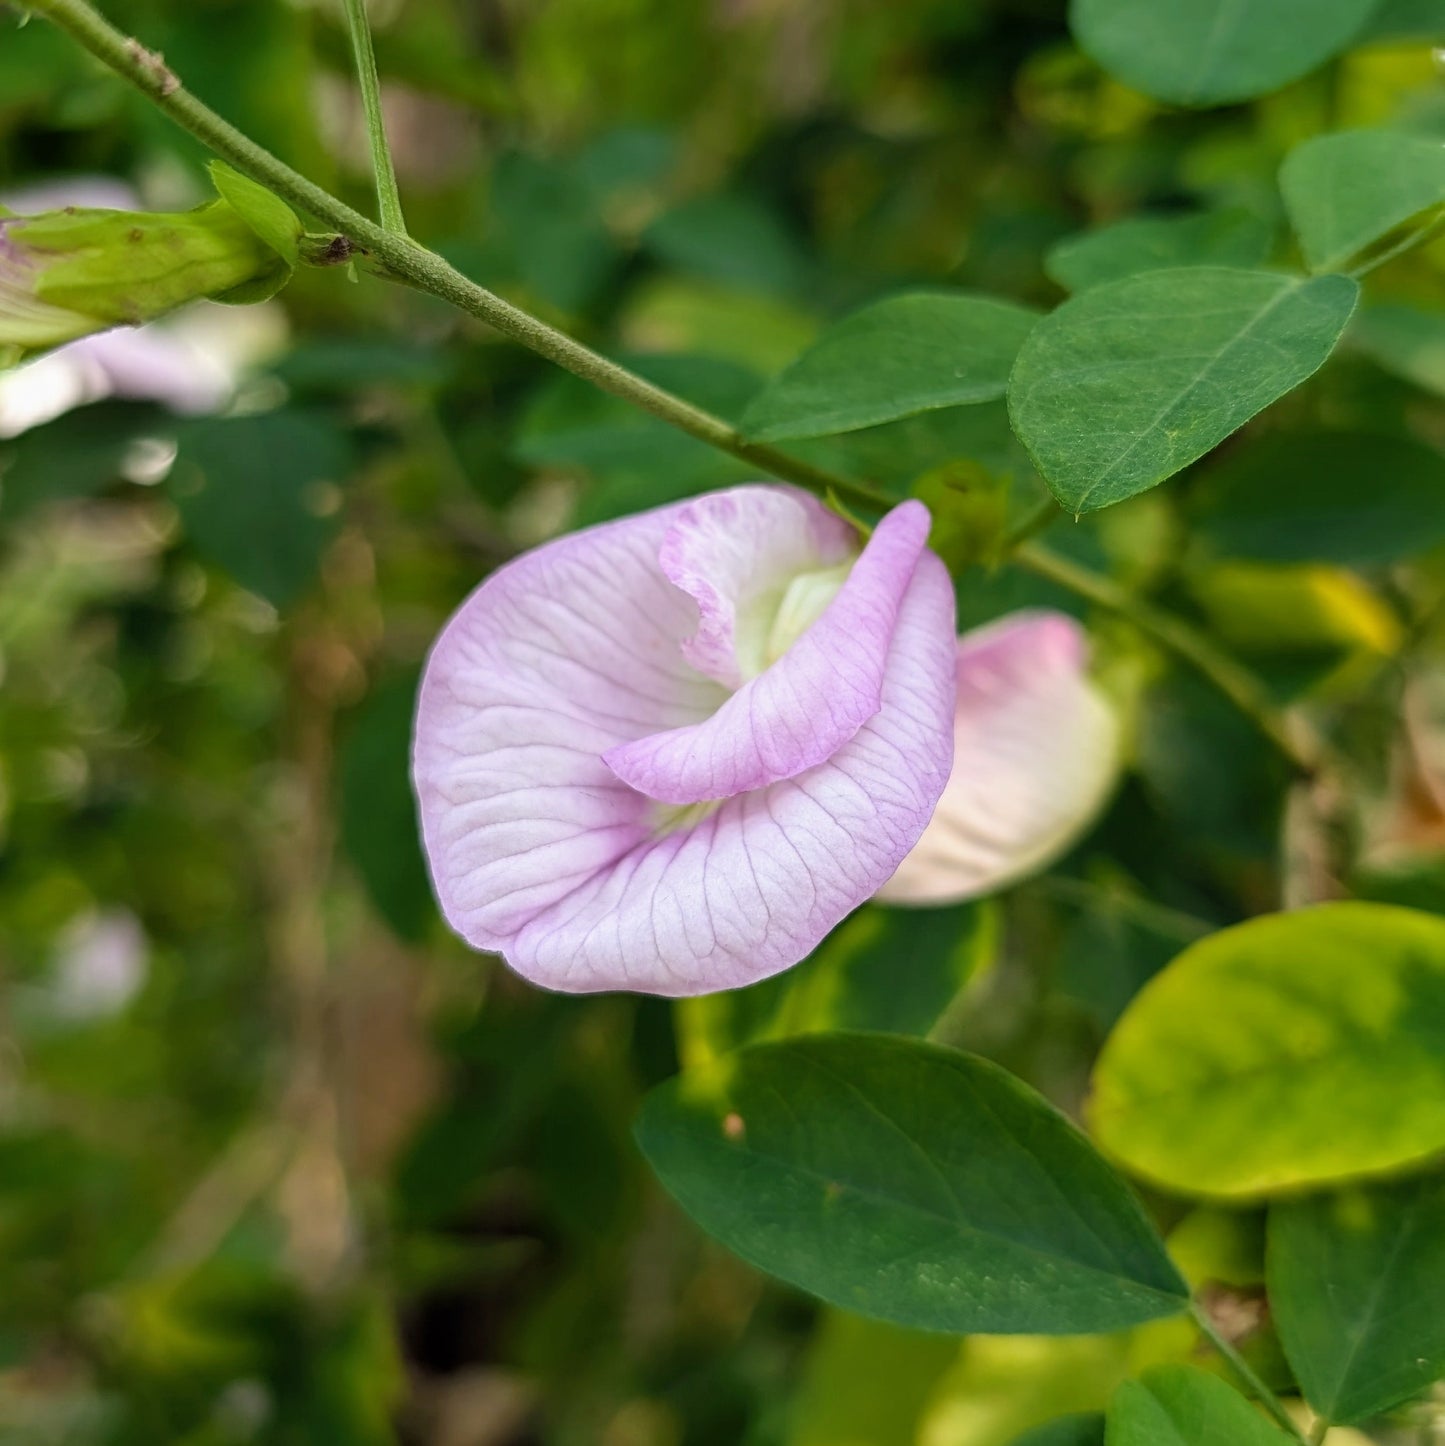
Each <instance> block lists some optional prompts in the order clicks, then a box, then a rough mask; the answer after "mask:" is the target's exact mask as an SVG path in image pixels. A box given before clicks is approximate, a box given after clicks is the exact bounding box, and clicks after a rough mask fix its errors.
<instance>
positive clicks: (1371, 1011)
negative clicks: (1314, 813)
mask: <svg viewBox="0 0 1445 1446" xmlns="http://www.w3.org/2000/svg"><path fill="white" fill-rule="evenodd" d="M1088 1116H1089V1120H1090V1123H1091V1125H1092V1128H1093V1133H1094V1136H1095V1138H1096V1139H1097V1140H1098V1141H1099V1143H1100V1144H1101V1145H1102V1146H1103V1148H1104V1149H1105V1150H1106V1151H1107V1152H1109V1153H1111V1154H1112V1155H1114V1156H1115V1158H1116V1159H1118V1160H1120V1161H1121V1162H1122V1163H1123V1164H1125V1165H1126V1166H1128V1167H1129V1169H1131V1170H1133V1171H1135V1172H1136V1173H1138V1174H1139V1175H1142V1176H1144V1177H1146V1178H1148V1179H1150V1180H1153V1181H1155V1182H1156V1183H1157V1184H1159V1185H1162V1186H1164V1187H1165V1188H1166V1189H1170V1190H1177V1191H1181V1192H1184V1193H1186V1194H1194V1195H1205V1196H1215V1197H1219V1198H1258V1197H1260V1196H1263V1195H1267V1194H1269V1193H1271V1192H1278V1191H1281V1190H1288V1189H1292V1188H1296V1187H1299V1186H1302V1185H1310V1184H1317V1183H1322V1182H1325V1181H1331V1180H1344V1179H1349V1178H1351V1177H1353V1176H1361V1175H1368V1174H1372V1173H1379V1172H1381V1171H1386V1170H1393V1169H1396V1168H1398V1167H1400V1166H1404V1165H1409V1164H1412V1163H1416V1162H1418V1161H1422V1160H1426V1159H1429V1158H1430V1156H1431V1155H1433V1154H1435V1153H1436V1152H1437V1151H1440V1150H1442V1149H1445V920H1441V919H1438V918H1435V917H1433V916H1432V915H1429V914H1422V913H1416V912H1414V911H1413V910H1410V909H1397V908H1392V907H1390V906H1388V905H1385V904H1362V903H1338V904H1323V905H1320V906H1319V907H1317V908H1312V909H1302V910H1299V911H1297V912H1295V913H1290V914H1272V915H1268V916H1266V917H1264V918H1259V919H1252V920H1250V921H1249V922H1248V923H1245V924H1239V925H1236V926H1235V927H1234V928H1232V929H1224V930H1222V931H1221V932H1220V933H1218V934H1214V935H1211V936H1210V937H1209V938H1207V939H1204V940H1202V941H1201V942H1200V943H1198V944H1195V945H1192V946H1191V947H1190V948H1188V949H1186V950H1185V951H1184V952H1183V953H1182V954H1181V955H1180V956H1179V957H1178V958H1177V959H1175V960H1174V962H1173V963H1172V964H1170V965H1169V966H1168V968H1166V969H1165V970H1164V971H1163V972H1162V973H1161V974H1159V975H1158V976H1157V977H1156V978H1154V979H1153V980H1152V981H1151V982H1150V983H1149V984H1147V985H1146V986H1145V987H1144V989H1143V990H1142V991H1141V993H1140V994H1139V996H1138V998H1137V999H1136V1000H1135V1001H1134V1003H1133V1004H1132V1005H1131V1006H1130V1008H1129V1009H1128V1010H1127V1011H1126V1013H1125V1014H1124V1017H1123V1019H1121V1020H1120V1022H1119V1025H1118V1027H1117V1028H1116V1029H1115V1030H1114V1032H1113V1034H1112V1035H1111V1036H1110V1038H1109V1040H1108V1042H1107V1043H1106V1044H1105V1046H1104V1050H1103V1053H1102V1054H1101V1055H1100V1058H1099V1062H1098V1065H1097V1067H1096V1069H1095V1072H1094V1083H1093V1096H1092V1099H1091V1100H1090V1105H1089V1110H1088Z"/></svg>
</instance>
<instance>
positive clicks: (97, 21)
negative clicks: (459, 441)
mask: <svg viewBox="0 0 1445 1446" xmlns="http://www.w3.org/2000/svg"><path fill="white" fill-rule="evenodd" d="M28 4H29V7H30V9H31V10H33V11H34V12H35V13H36V14H38V15H43V16H44V17H45V18H46V19H48V20H51V21H53V22H54V23H55V24H56V25H59V26H60V27H61V28H62V29H63V30H65V31H67V32H68V33H69V34H70V35H71V36H73V37H74V38H75V39H76V40H77V41H79V42H80V44H81V45H83V46H84V47H85V48H86V49H87V50H88V51H90V53H91V54H92V55H94V56H95V57H96V58H97V59H99V60H101V61H103V62H104V63H105V64H106V65H107V66H109V67H110V68H111V69H112V70H114V71H115V72H116V73H117V74H118V75H121V76H123V77H124V78H125V79H126V80H128V81H130V83H131V84H132V85H134V86H136V87H137V88H139V89H140V90H142V91H144V92H145V93H146V95H148V96H149V97H150V98H151V100H152V101H153V102H154V103H155V104H156V105H157V106H159V107H160V109H161V110H163V111H165V113H166V114H167V115H169V116H170V117H171V118H172V119H173V120H174V121H176V122H178V123H179V124H180V125H182V126H184V127H185V129H186V130H188V131H190V133H191V134H192V135H193V136H195V137H196V139H197V140H199V141H201V142H203V143H204V144H205V145H207V146H209V147H210V149H211V150H213V151H214V152H215V153H216V154H217V155H218V156H221V157H223V158H224V159H225V160H227V161H228V162H230V164H231V165H233V166H234V167H235V168H236V169H237V170H238V171H240V172H242V173H243V174H244V175H247V176H250V177H251V179H252V180H253V181H256V182H258V183H259V184H261V185H263V186H266V187H268V188H269V189H270V190H272V191H274V192H275V193H276V194H277V195H278V196H280V197H281V198H282V199H283V200H285V201H288V202H290V204H291V205H293V206H295V207H297V208H298V209H300V210H304V211H307V212H309V213H310V214H311V215H313V216H315V217H316V218H317V219H318V220H320V221H323V222H325V223H326V224H327V225H328V226H331V227H333V228H334V229H335V230H337V231H340V232H342V233H343V234H344V235H346V236H347V237H348V238H349V239H350V240H351V241H353V242H354V243H356V245H357V246H358V247H360V248H361V250H363V251H364V252H365V253H366V254H367V255H368V256H369V257H370V259H371V261H372V263H373V264H374V265H378V266H379V267H380V268H381V269H382V270H383V272H384V273H385V274H386V275H388V276H390V277H392V278H393V279H395V280H398V281H404V282H406V283H408V284H409V285H411V286H414V287H416V288H417V289H418V290H421V291H426V292H429V293H430V294H431V295H433V296H436V297H440V298H441V299H442V300H443V301H448V302H450V303H451V304H452V305H453V306H455V307H458V308H459V309H460V310H462V311H465V312H467V313H468V314H469V315H471V316H475V317H477V318H478V319H479V320H481V321H484V322H486V323H487V324H488V325H490V326H492V327H494V328H495V329H496V330H497V331H499V332H501V333H502V334H503V335H504V336H507V337H510V338H511V339H512V340H513V341H516V342H520V343H521V344H522V345H523V346H525V347H527V348H529V349H530V350H532V351H534V352H536V353H537V354H538V355H539V356H544V357H546V358H547V360H548V361H551V362H555V363H556V364H557V365H558V366H560V367H562V368H563V369H564V370H566V371H569V372H572V373H573V374H574V375H575V376H579V377H581V378H582V379H583V380H584V381H588V382H591V383H592V384H593V385H594V386H596V387H599V388H600V389H601V390H602V391H605V392H610V393H611V394H612V395H613V396H616V397H621V398H622V399H623V400H625V401H628V402H631V403H633V404H634V405H635V406H638V407H641V408H642V410H643V411H645V412H650V413H651V414H652V415H653V416H655V417H660V418H662V420H663V421H665V422H670V423H671V424H672V425H673V426H675V427H677V428H679V429H680V430H681V431H684V432H687V433H688V434H689V435H690V436H693V437H696V438H697V439H698V440H699V441H702V442H706V443H707V444H708V445H709V446H712V447H716V448H717V449H718V450H719V451H722V452H727V453H730V454H731V455H732V456H734V457H737V458H740V459H741V460H742V461H744V462H747V463H749V464H750V465H752V466H754V467H757V468H758V469H759V470H760V471H762V472H765V473H767V474H769V475H770V476H773V477H779V478H782V479H783V480H784V481H788V482H796V483H797V484H798V485H799V486H801V487H806V488H808V489H809V490H810V491H814V492H817V493H820V494H824V495H826V493H827V492H828V490H829V489H831V490H832V491H833V492H834V494H836V496H837V497H838V498H839V499H840V500H841V501H843V502H847V503H850V504H852V505H854V506H857V507H862V508H866V509H868V510H870V511H873V512H882V511H886V510H887V509H888V508H889V507H891V506H892V505H893V501H894V499H892V498H889V497H887V496H885V495H884V494H883V493H881V492H878V491H875V490H874V489H873V488H871V487H869V486H867V485H866V484H863V483H860V482H854V481H850V480H849V479H847V478H844V477H835V476H834V475H832V474H831V473H829V472H826V471H824V470H823V469H822V468H819V467H814V466H813V465H812V464H811V463H808V462H804V461H802V460H800V459H799V458H796V457H790V456H789V455H788V454H787V453H785V452H781V451H779V450H778V449H777V448H776V447H770V446H767V445H764V444H762V443H756V442H750V441H748V439H747V438H746V437H744V436H743V435H742V433H740V432H739V431H738V430H737V428H736V427H734V426H732V425H731V424H730V423H728V422H725V421H724V420H723V419H722V418H721V417H715V416H713V415H712V414H711V413H710V412H706V411H704V410H703V409H702V408H701V407H695V406H693V405H692V403H691V402H687V401H684V400H683V399H682V398H681V397H677V396H674V395H673V394H672V393H671V392H668V391H664V390H663V389H662V388H661V387H657V386H654V385H653V384H652V383H651V382H648V381H645V380H644V379H643V378H642V377H639V376H637V375H636V374H635V373H633V372H630V371H628V370H627V368H626V367H622V366H618V364H617V363H616V362H614V361H610V360H609V359H608V358H607V357H605V356H602V355H601V354H600V353H598V352H595V351H593V350H591V348H590V347H585V346H583V345H582V344H581V343H580V342H578V341H574V340H573V339H572V338H571V337H570V336H567V335H566V334H565V333H564V332H560V331H558V330H557V329H556V328H555V327H551V326H548V325H547V324H546V323H545V322H542V321H539V320H538V319H537V318H536V317H534V316H531V315H529V314H528V313H527V312H525V311H523V310H521V309H520V308H519V307H516V306H513V305H512V304H511V303H510V302H508V301H504V300H503V299H502V298H501V297H500V296H497V295H496V294H495V293H494V292H491V291H488V290H487V289H486V288H485V287H483V286H478V285H477V284H476V283H475V282H474V281H469V280H468V279H467V278H466V277H465V276H463V275H462V274H461V272H459V271H458V270H457V269H456V268H455V267H453V266H451V265H450V264H449V263H448V262H446V261H444V260H443V259H442V258H441V257H440V256H437V255H435V254H434V253H433V252H430V251H427V250H425V249H424V248H423V247H421V246H418V245H416V243H415V242H413V241H411V240H409V239H408V238H407V237H406V236H403V235H399V234H397V233H396V232H393V231H388V230H386V229H385V228H384V227H382V226H378V225H377V224H376V223H375V222H374V221H370V220H368V219H367V218H366V217H365V216H363V215H362V214H361V213H360V212H359V211H356V210H353V209H352V208H351V207H350V206H348V205H346V203H345V202H343V201H340V200H338V199H337V198H336V197H335V196H332V195H330V194H329V193H328V192H326V191H324V190H322V188H321V187H320V186H318V185H316V184H315V183H314V182H313V181H309V180H307V178H306V177H305V176H303V175H301V174H300V173H299V172H298V171H295V170H293V169H292V168H291V167H290V166H288V165H287V164H286V163H285V162H284V161H282V160H280V159H279V158H278V157H276V156H274V155H272V154H271V153H270V152H269V151H267V150H266V149H265V148H264V147H262V146H259V145H257V144H256V142H255V141H253V140H251V138H250V137H249V136H246V135H244V134H242V132H240V131H238V130H237V129H236V127H235V126H233V125H231V123H230V122H229V121H227V120H224V119H223V118H222V117H221V116H219V115H217V114H216V113H215V111H213V110H211V109H210V107H208V106H206V105H205V104H203V103H202V102H201V101H199V100H198V99H197V98H196V97H195V96H194V95H192V94H191V93H190V92H189V91H188V90H186V88H185V87H184V86H183V85H182V84H181V83H180V79H179V77H177V76H176V75H175V74H174V73H173V72H172V71H171V70H169V69H168V68H167V66H166V64H165V61H164V60H163V58H162V57H161V56H159V55H156V54H155V53H154V52H152V51H149V50H147V49H145V47H144V46H142V45H141V44H139V43H138V42H137V41H135V40H132V39H129V38H128V37H127V36H125V35H124V34H122V33H121V32H120V31H119V30H117V29H116V28H115V26H113V25H112V24H110V22H109V21H108V20H106V19H105V17H104V16H102V15H101V14H100V13H99V12H98V11H96V10H95V8H94V7H93V6H91V5H89V4H88V3H86V0H28Z"/></svg>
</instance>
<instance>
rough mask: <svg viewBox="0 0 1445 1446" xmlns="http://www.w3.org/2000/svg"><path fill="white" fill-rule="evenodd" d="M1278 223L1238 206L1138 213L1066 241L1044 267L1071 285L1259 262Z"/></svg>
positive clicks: (1074, 288)
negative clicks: (1190, 211) (1188, 212)
mask: <svg viewBox="0 0 1445 1446" xmlns="http://www.w3.org/2000/svg"><path fill="white" fill-rule="evenodd" d="M1273 249H1274V228H1273V227H1272V226H1271V225H1270V224H1269V222H1267V221H1265V220H1262V219H1261V218H1260V217H1258V216H1256V215H1255V214H1254V213H1253V212H1251V211H1245V210H1241V209H1239V208H1237V207H1235V208H1231V209H1228V210H1221V211H1202V212H1200V213H1199V214H1197V215H1193V216H1133V217H1130V218H1129V219H1128V220H1126V221H1116V222H1115V223H1114V224H1113V225H1112V226H1104V227H1101V228H1100V229H1099V230H1097V231H1086V232H1084V233H1083V234H1082V235H1079V236H1070V237H1068V238H1067V239H1065V240H1063V241H1060V242H1059V244H1058V245H1057V246H1055V247H1054V248H1053V250H1052V251H1050V252H1049V254H1048V256H1047V257H1046V258H1045V259H1044V270H1045V271H1046V272H1047V273H1048V274H1049V276H1050V277H1051V278H1052V279H1053V280H1054V281H1057V282H1058V283H1059V285H1060V286H1062V287H1063V288H1064V289H1065V290H1066V291H1085V290H1087V289H1088V288H1089V287H1091V286H1100V285H1102V284H1103V283H1104V282H1106V281H1117V280H1119V279H1120V277H1124V276H1134V275H1137V273H1139V272H1140V271H1160V270H1164V269H1167V268H1171V267H1176V266H1258V265H1259V264H1260V263H1261V262H1263V261H1265V260H1267V259H1268V257H1269V253H1270V252H1271V251H1272V250H1273Z"/></svg>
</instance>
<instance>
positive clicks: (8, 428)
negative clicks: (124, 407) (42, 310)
mask: <svg viewBox="0 0 1445 1446" xmlns="http://www.w3.org/2000/svg"><path fill="white" fill-rule="evenodd" d="M140 204H141V203H140V197H139V196H137V195H136V193H135V192H134V191H133V190H132V189H131V188H130V187H129V186H127V185H126V184H125V183H124V182H122V181H118V180H116V179H114V178H112V177H109V176H66V177H62V178H60V179H57V180H53V181H46V182H42V183H40V184H38V185H34V186H29V187H26V188H25V189H23V190H19V191H11V192H7V193H5V194H3V195H0V207H8V208H9V209H10V210H12V211H15V212H18V213H20V214H22V215H31V214H33V213H35V212H39V211H58V210H62V209H64V208H65V207H67V206H79V207H87V208H90V209H106V210H113V211H134V210H139V209H140ZM284 334H285V321H284V317H283V314H282V313H281V311H280V310H279V308H277V307H275V306H274V305H262V306H245V307H237V306H221V305H218V304H217V303H214V302H210V301H198V302H196V303H194V304H193V305H191V306H186V307H183V308H182V309H181V310H180V311H179V312H176V313H175V314H173V315H171V316H167V317H164V318H162V319H161V320H159V321H155V322H151V323H150V324H149V325H146V326H140V327H117V328H115V329H114V330H111V331H103V332H97V333H95V334H93V335H89V336H84V337H81V338H80V339H79V340H78V341H73V342H69V343H67V344H66V345H64V346H58V347H55V348H54V349H53V350H50V351H47V352H45V353H44V354H43V355H41V356H38V357H35V358H34V359H32V360H30V361H28V362H27V363H26V364H25V365H23V366H19V367H12V368H9V369H8V370H4V371H0V438H4V437H15V436H19V435H20V434H21V433H22V432H25V431H28V430H29V429H30V428H31V427H36V426H39V425H41V424H42V423H44V422H48V421H51V420H52V419H53V418H55V417H58V416H60V415H62V414H63V413H65V412H68V411H70V410H71V409H72V408H74V407H80V406H85V405H86V404H88V403H90V402H98V401H103V400H105V399H106V398H107V397H119V398H122V399H124V400H128V401H153V402H160V403H163V404H164V405H165V406H166V407H168V408H169V409H170V410H171V411H173V412H178V413H181V414H183V415H198V414H204V413H207V412H215V411H219V410H220V409H221V408H222V407H223V406H224V405H225V404H226V403H227V401H228V400H229V399H230V398H231V396H232V394H233V393H234V392H235V389H236V386H237V384H238V382H239V380H240V378H241V375H242V373H243V371H244V369H245V368H246V367H247V366H248V365H250V364H252V363H254V362H256V361H259V360H260V359H262V358H263V357H266V356H269V355H270V354H272V353H274V352H275V351H276V350H278V349H279V348H280V346H281V344H282V342H283V339H284Z"/></svg>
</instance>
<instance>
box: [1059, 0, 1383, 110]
mask: <svg viewBox="0 0 1445 1446" xmlns="http://www.w3.org/2000/svg"><path fill="white" fill-rule="evenodd" d="M1376 3H1377V0H1072V3H1071V4H1070V6H1069V26H1070V28H1071V29H1072V30H1073V32H1074V38H1075V39H1076V40H1077V41H1078V42H1079V44H1080V46H1081V47H1082V48H1083V50H1084V51H1085V53H1086V54H1088V55H1089V56H1090V57H1091V58H1092V59H1094V60H1095V61H1097V62H1098V63H1099V64H1100V65H1101V66H1103V67H1104V69H1105V70H1107V71H1108V72H1109V74H1110V75H1112V76H1114V77H1115V78H1116V79H1118V80H1122V81H1123V82H1124V84H1125V85H1131V86H1133V87H1134V89H1135V90H1142V91H1143V92H1144V94H1145V95H1152V96H1154V97H1155V98H1156V99H1158V100H1168V101H1173V102H1175V104H1177V105H1192V106H1211V105H1226V104H1229V103H1230V102H1233V101H1239V100H1249V99H1250V98H1251V97H1253V96H1256V95H1264V94H1265V93H1266V92H1268V91H1271V90H1278V89H1279V87H1280V86H1282V85H1287V84H1289V82H1290V81H1292V80H1297V79H1298V78H1299V77H1300V76H1302V75H1304V74H1305V73H1306V72H1307V71H1311V70H1313V69H1314V68H1315V66H1317V65H1320V64H1321V63H1322V62H1324V61H1326V60H1328V59H1329V58H1330V56H1332V55H1334V54H1336V53H1337V52H1339V51H1341V50H1343V49H1344V48H1345V47H1346V46H1347V45H1348V44H1349V43H1350V42H1351V41H1352V40H1353V39H1354V37H1355V36H1356V35H1357V34H1358V33H1359V31H1360V29H1361V28H1362V27H1363V26H1364V23H1365V21H1366V20H1367V19H1368V18H1369V15H1370V12H1371V11H1372V10H1373V9H1374V8H1375V5H1376Z"/></svg>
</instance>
